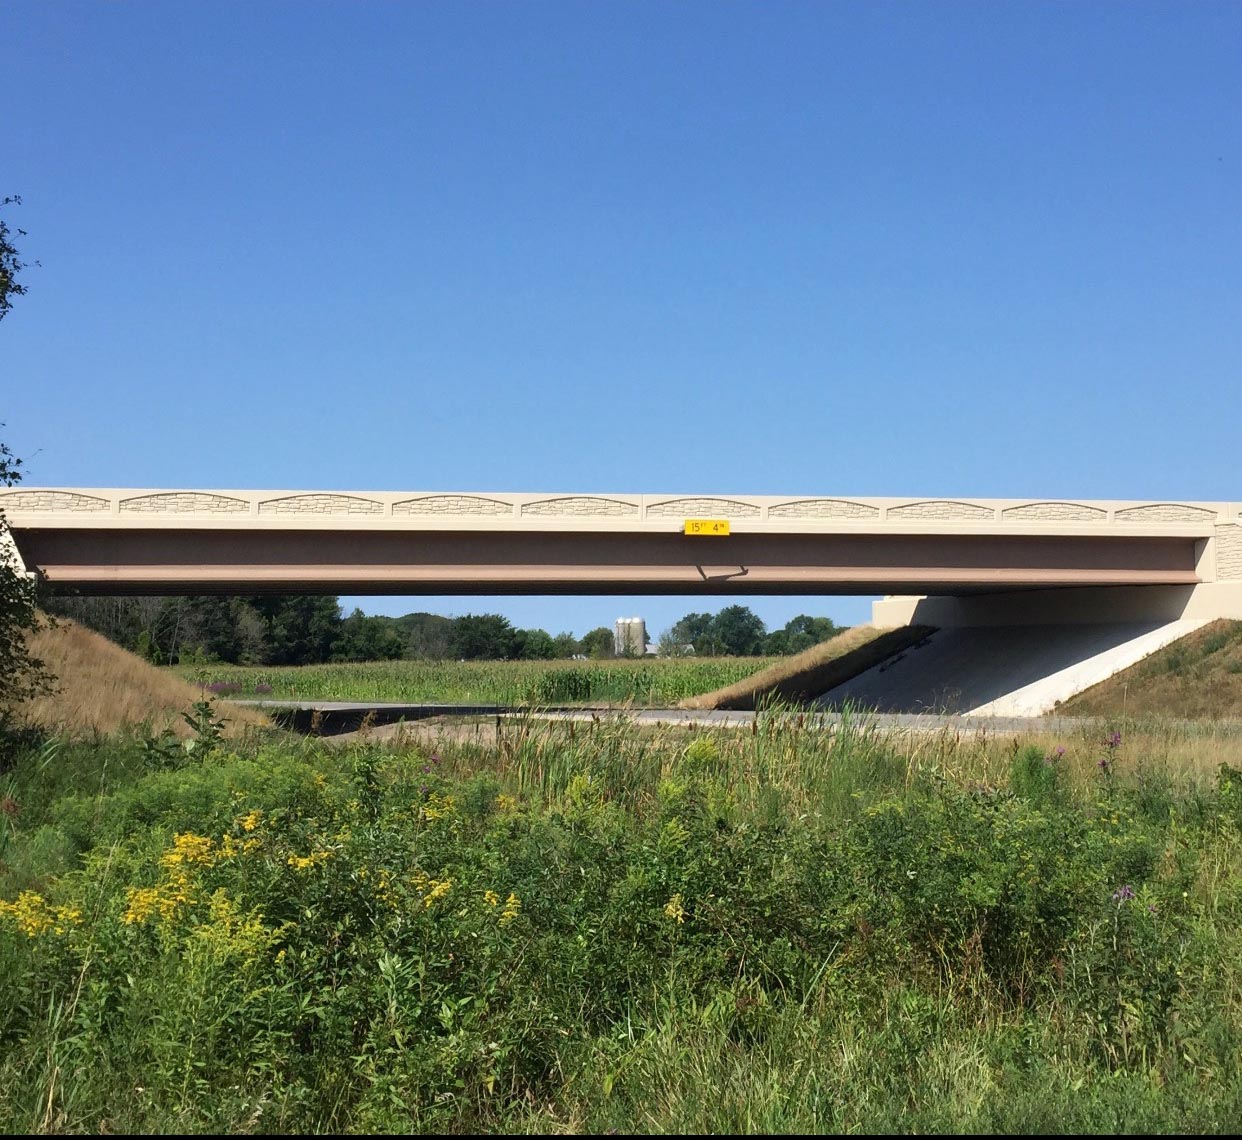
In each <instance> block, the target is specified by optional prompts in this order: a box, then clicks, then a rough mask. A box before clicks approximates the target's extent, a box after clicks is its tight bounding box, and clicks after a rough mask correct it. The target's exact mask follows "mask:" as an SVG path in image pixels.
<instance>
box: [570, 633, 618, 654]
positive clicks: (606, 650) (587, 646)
mask: <svg viewBox="0 0 1242 1140" xmlns="http://www.w3.org/2000/svg"><path fill="white" fill-rule="evenodd" d="M578 644H579V646H580V650H579V651H580V652H581V653H582V655H583V656H584V657H612V656H614V655H615V652H614V651H615V649H616V645H615V643H614V638H613V635H612V630H610V629H609V628H608V627H607V626H606V625H601V626H597V627H596V628H595V629H593V630H590V631H589V632H588V633H584V634H583V635H582V640H581V641H580V642H579V643H578Z"/></svg>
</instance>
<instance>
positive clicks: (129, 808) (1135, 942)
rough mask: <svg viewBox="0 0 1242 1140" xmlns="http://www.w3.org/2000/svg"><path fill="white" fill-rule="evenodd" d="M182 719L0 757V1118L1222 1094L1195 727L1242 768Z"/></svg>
mask: <svg viewBox="0 0 1242 1140" xmlns="http://www.w3.org/2000/svg"><path fill="white" fill-rule="evenodd" d="M196 720H197V722H198V724H199V732H198V736H197V738H196V740H195V741H194V742H192V746H191V747H189V748H187V747H185V746H182V747H181V748H180V749H177V748H176V747H173V746H172V745H171V744H169V743H168V742H164V743H163V744H160V742H155V743H156V745H158V747H152V746H151V745H150V744H148V745H147V746H146V747H144V745H143V742H142V741H140V740H134V741H125V740H111V741H104V742H101V743H97V744H95V745H91V746H86V745H69V744H65V743H63V742H61V741H58V740H49V741H47V742H45V743H44V744H43V745H42V746H41V747H38V748H34V747H31V748H27V749H25V750H22V751H19V753H18V754H17V755H16V756H15V758H14V759H13V761H12V764H11V766H10V768H9V769H8V770H7V771H6V772H5V773H4V775H3V776H0V780H2V781H3V784H0V791H2V792H3V796H2V797H0V807H2V808H3V814H0V860H3V866H2V870H0V899H2V900H3V902H2V903H0V1127H2V1128H3V1129H4V1130H6V1131H10V1132H18V1131H20V1132H26V1131H74V1132H88V1131H89V1132H157V1131H158V1132H182V1131H218V1132H222V1133H223V1132H289V1131H368V1130H376V1131H411V1130H412V1131H518V1132H521V1131H542V1132H553V1131H554V1132H564V1131H585V1132H603V1131H610V1130H618V1131H622V1132H628V1131H654V1132H683V1131H693V1132H721V1133H725V1132H734V1131H738V1132H751V1131H765V1132H794V1131H799V1132H800V1131H808V1132H815V1131H823V1130H831V1131H837V1130H841V1131H847V1130H848V1131H867V1132H873V1131H886V1132H887V1131H901V1132H932V1131H935V1132H945V1131H957V1130H963V1131H999V1132H1019V1131H1020V1132H1028V1131H1052V1132H1072V1131H1096V1132H1109V1133H1112V1132H1129V1131H1159V1132H1209V1131H1232V1128H1233V1125H1234V1124H1235V1123H1236V1121H1237V1120H1238V1118H1239V1115H1240V1114H1242V998H1240V996H1239V995H1242V922H1240V920H1242V872H1240V871H1239V868H1240V867H1242V862H1240V856H1242V771H1239V770H1238V768H1237V766H1236V755H1234V754H1236V753H1237V752H1238V751H1239V748H1238V741H1237V740H1236V738H1228V737H1213V738H1210V739H1209V738H1207V737H1202V738H1199V739H1197V740H1195V741H1191V743H1194V744H1196V746H1197V745H1201V744H1208V743H1210V744H1211V746H1212V747H1213V748H1214V749H1216V750H1217V752H1218V754H1219V751H1220V750H1221V749H1225V750H1228V751H1229V754H1230V755H1232V756H1234V759H1235V766H1232V767H1231V766H1228V765H1225V766H1221V767H1220V768H1219V771H1212V770H1209V769H1206V768H1205V766H1203V765H1200V766H1198V767H1196V766H1194V765H1191V766H1189V767H1183V766H1182V765H1181V764H1173V763H1171V762H1169V757H1171V756H1172V755H1173V754H1174V752H1175V751H1176V750H1177V749H1180V748H1182V747H1183V746H1184V745H1185V744H1186V743H1187V741H1186V740H1179V741H1173V740H1171V739H1163V738H1154V737H1152V738H1147V739H1135V738H1131V737H1129V736H1127V737H1126V738H1125V739H1124V740H1123V739H1121V738H1120V737H1119V736H1116V735H1112V736H1107V737H1104V738H1103V739H1101V738H1100V736H1099V733H1098V732H1097V733H1096V736H1095V737H1090V736H1081V737H1076V738H1069V739H1064V740H1062V741H1061V745H1062V746H1063V747H1064V749H1065V751H1064V752H1059V751H1058V749H1057V747H1056V742H1053V741H1048V742H1031V741H1028V742H1025V743H1015V744H1010V743H1008V742H998V741H995V740H992V741H989V740H987V739H986V738H980V739H975V740H960V739H957V738H955V737H952V736H948V735H946V736H941V737H932V738H926V737H912V738H909V739H907V740H903V739H900V738H897V737H894V736H889V735H883V734H880V733H877V732H874V731H871V730H869V729H868V728H866V727H865V726H858V725H847V726H846V727H845V728H844V729H843V730H841V731H839V732H831V731H828V730H826V729H825V728H823V727H821V726H819V725H817V724H815V723H814V722H811V721H809V720H807V719H805V718H803V719H801V720H799V719H797V718H793V719H783V720H779V721H778V720H776V719H774V718H771V717H765V716H761V717H760V719H759V720H758V721H757V722H756V725H755V730H754V731H753V732H751V731H742V732H734V733H725V732H721V733H699V734H685V733H678V732H674V731H672V730H666V731H662V732H652V731H650V730H641V729H639V728H636V727H635V726H633V725H631V724H625V723H620V724H618V723H610V722H600V723H598V724H595V725H588V726H584V725H573V726H571V725H566V724H546V723H540V722H534V721H516V722H513V723H512V724H506V725H505V726H503V727H502V729H501V733H500V735H499V736H498V738H497V739H496V741H495V744H494V746H492V745H488V746H482V745H473V746H471V745H465V744H451V743H448V742H447V741H446V742H445V743H444V744H443V745H442V746H441V747H438V748H436V749H434V750H433V749H432V748H430V747H426V748H415V747H411V746H409V745H401V746H397V745H392V746H379V745H376V744H367V743H363V744H359V745H356V746H353V747H351V748H349V749H332V748H329V747H326V746H324V745H322V744H320V743H318V742H308V743H298V742H292V741H286V740H282V739H279V738H271V737H268V738H256V739H254V740H252V741H250V742H249V743H243V744H242V745H240V746H238V745H227V744H224V743H223V742H221V740H220V739H219V737H218V734H217V730H216V721H217V718H216V717H215V716H213V715H210V714H203V713H202V710H200V711H199V713H198V714H196ZM1179 754H1180V753H1179ZM1101 761H1103V762H1104V763H1103V764H1101ZM705 1090H710V1095H704V1092H705Z"/></svg>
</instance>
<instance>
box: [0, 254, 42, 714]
mask: <svg viewBox="0 0 1242 1140" xmlns="http://www.w3.org/2000/svg"><path fill="white" fill-rule="evenodd" d="M0 236H2V235H0ZM3 315H4V309H2V308H0V317H2V316H3ZM2 426H3V425H0V427H2ZM21 465H22V461H21V460H20V459H17V458H16V457H14V455H13V453H12V452H11V451H10V450H9V449H8V446H7V445H5V444H3V443H0V487H12V486H13V485H14V484H16V483H18V482H20V480H21V473H20V471H19V468H20V467H21ZM16 551H17V547H16V545H15V544H14V543H13V539H12V536H11V535H10V534H9V529H8V524H7V523H6V522H5V518H4V514H3V512H0V713H3V711H4V710H5V709H6V708H7V707H9V706H11V705H16V704H19V703H20V702H21V701H25V700H29V699H30V698H31V697H34V696H37V695H39V694H40V693H44V692H47V691H48V689H50V687H51V683H52V676H51V674H50V673H48V672H47V670H46V669H45V668H44V666H43V662H42V661H40V660H39V658H37V657H36V656H34V654H33V653H31V652H30V644H29V641H28V636H29V635H30V634H31V633H33V632H34V631H35V630H36V629H37V628H38V626H39V613H38V610H37V609H36V608H35V587H34V582H33V581H32V580H31V579H30V578H28V577H27V576H26V575H25V574H23V573H22V572H21V571H20V570H19V569H18V565H19V563H18V562H17V559H16Z"/></svg>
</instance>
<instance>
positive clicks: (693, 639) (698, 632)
mask: <svg viewBox="0 0 1242 1140" xmlns="http://www.w3.org/2000/svg"><path fill="white" fill-rule="evenodd" d="M669 632H670V633H671V634H672V640H673V641H674V642H675V643H676V644H678V645H689V646H692V647H693V649H694V652H695V653H697V654H698V655H699V656H700V657H704V656H711V655H712V654H717V653H720V652H722V649H721V647H720V642H719V640H718V638H717V637H716V619H715V618H714V617H713V616H712V615H711V614H686V616H685V617H684V618H682V619H681V621H679V622H676V623H675V624H674V625H673V628H672V629H671V630H670V631H669Z"/></svg>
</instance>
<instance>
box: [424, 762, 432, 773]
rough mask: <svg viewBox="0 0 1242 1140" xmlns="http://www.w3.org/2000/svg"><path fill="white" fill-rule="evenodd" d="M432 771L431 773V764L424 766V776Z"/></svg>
mask: <svg viewBox="0 0 1242 1140" xmlns="http://www.w3.org/2000/svg"><path fill="white" fill-rule="evenodd" d="M430 771H431V765H430V764H424V765H423V774H424V775H426V774H427V773H428V772H430Z"/></svg>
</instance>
